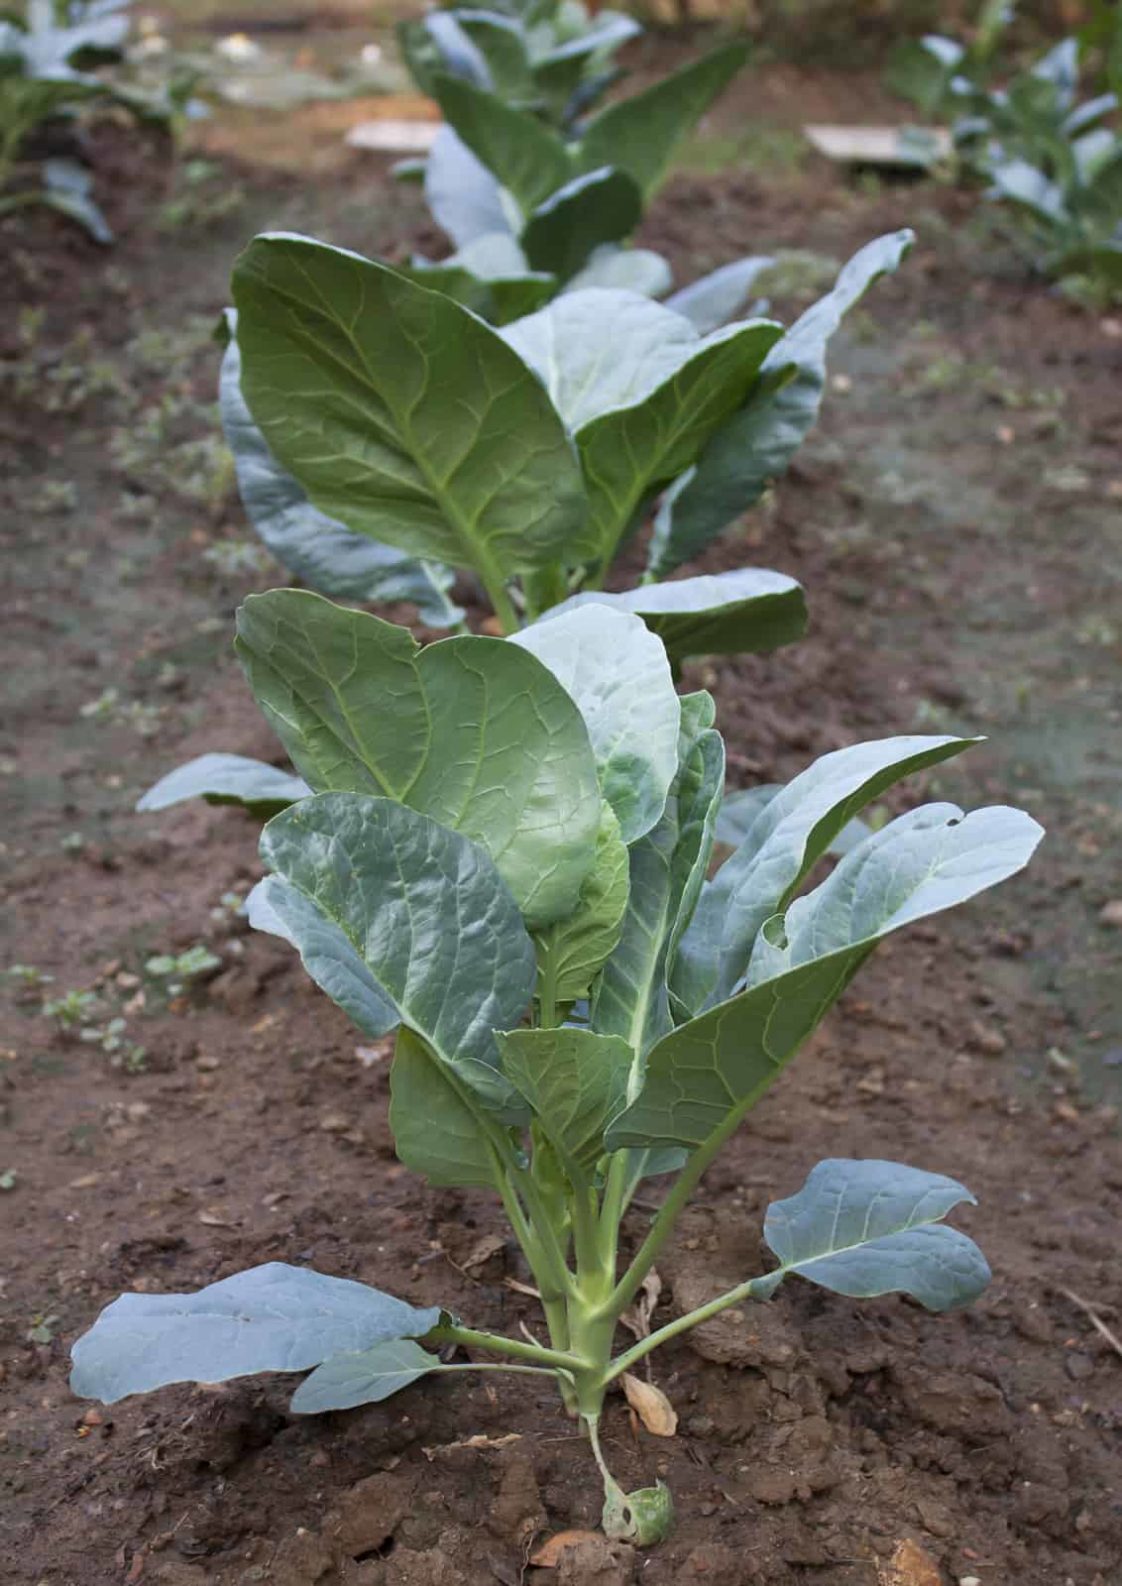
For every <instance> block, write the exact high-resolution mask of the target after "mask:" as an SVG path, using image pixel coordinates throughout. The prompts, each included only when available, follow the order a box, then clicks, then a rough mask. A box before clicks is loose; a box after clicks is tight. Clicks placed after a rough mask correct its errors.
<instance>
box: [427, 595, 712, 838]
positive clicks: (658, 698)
mask: <svg viewBox="0 0 1122 1586" xmlns="http://www.w3.org/2000/svg"><path fill="white" fill-rule="evenodd" d="M506 643H507V644H511V645H517V646H518V647H519V648H520V649H522V650H528V651H529V652H530V654H531V655H534V656H536V657H537V659H538V660H539V661H541V662H542V663H543V665H545V666H547V667H548V668H549V670H550V671H551V672H552V673H553V675H554V676H555V677H556V678H557V680H558V682H559V683H560V684H561V686H562V688H563V689H564V690H565V692H566V693H567V694H568V695H569V697H570V698H571V699H572V700H573V701H574V703H575V704H576V706H577V708H578V710H579V711H580V713H581V715H582V716H583V717H584V722H585V726H586V727H587V728H588V736H589V739H590V740H591V743H592V753H593V755H594V757H595V760H596V766H597V770H598V772H599V777H600V787H601V790H602V792H603V795H604V797H605V798H606V799H607V801H608V803H609V804H610V805H611V807H612V809H613V810H614V812H615V815H616V819H617V820H618V821H619V827H620V834H621V836H622V837H623V840H624V842H625V843H627V844H628V845H630V844H631V843H633V842H634V841H635V840H636V838H638V837H641V836H642V835H643V833H644V832H648V831H650V830H651V828H652V827H653V826H654V825H655V824H656V822H657V821H658V820H659V818H660V817H661V815H662V811H663V809H664V807H665V805H666V796H667V793H668V792H669V790H670V784H671V782H672V781H673V779H674V775H675V772H676V771H677V768H678V731H679V724H680V720H681V705H680V703H679V700H678V695H677V693H676V691H675V688H674V678H673V675H672V673H671V671H670V664H669V662H668V661H667V659H666V651H665V650H664V648H663V646H662V644H661V642H660V641H659V640H658V639H657V638H656V637H655V636H654V634H652V633H651V632H650V631H649V630H648V629H647V627H646V626H645V624H644V623H643V621H642V619H641V618H639V617H634V616H631V615H630V614H629V613H627V612H622V611H613V610H612V609H611V608H610V607H607V606H598V605H590V606H581V607H578V608H577V609H575V610H572V611H567V612H565V613H564V614H563V615H562V616H553V615H548V616H546V617H545V618H543V619H542V621H540V622H536V623H535V624H534V625H533V626H532V627H530V628H524V629H523V630H522V631H521V633H516V634H514V635H512V637H511V638H510V639H508V640H507V641H506ZM426 653H428V652H426Z"/></svg>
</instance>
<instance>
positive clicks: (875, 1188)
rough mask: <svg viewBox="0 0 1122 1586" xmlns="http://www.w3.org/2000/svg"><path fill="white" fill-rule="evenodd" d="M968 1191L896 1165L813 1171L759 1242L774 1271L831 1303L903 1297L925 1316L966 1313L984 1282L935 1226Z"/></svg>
mask: <svg viewBox="0 0 1122 1586" xmlns="http://www.w3.org/2000/svg"><path fill="white" fill-rule="evenodd" d="M963 1201H966V1202H968V1203H969V1204H970V1205H971V1206H973V1205H974V1204H975V1200H974V1197H973V1195H971V1193H970V1191H969V1190H968V1189H964V1188H963V1186H962V1185H961V1184H959V1183H957V1182H956V1181H955V1180H954V1179H953V1178H946V1177H945V1176H944V1175H943V1174H942V1173H925V1172H923V1171H921V1169H919V1168H914V1167H905V1166H904V1165H903V1164H902V1163H900V1162H877V1161H868V1162H851V1161H844V1160H840V1159H836V1158H835V1159H831V1160H829V1161H826V1162H819V1164H818V1166H817V1167H816V1168H814V1169H813V1170H812V1171H811V1173H810V1176H809V1177H808V1179H807V1181H806V1183H805V1184H804V1185H803V1187H802V1189H801V1190H799V1192H798V1194H797V1195H792V1196H790V1198H789V1199H787V1200H782V1201H774V1202H773V1203H772V1205H770V1206H769V1207H768V1209H767V1215H766V1217H765V1219H764V1239H765V1240H766V1241H767V1244H768V1246H769V1248H770V1249H771V1250H772V1251H773V1252H774V1253H775V1255H777V1256H778V1257H779V1260H780V1262H781V1263H782V1269H781V1270H782V1271H783V1272H784V1273H787V1272H796V1273H798V1275H799V1276H800V1277H803V1278H809V1280H810V1281H811V1283H817V1284H818V1285H819V1286H820V1287H821V1288H824V1289H831V1290H832V1291H833V1292H834V1293H835V1294H849V1295H853V1296H854V1297H856V1298H859V1299H869V1298H872V1297H873V1296H874V1295H878V1294H892V1293H896V1292H900V1293H904V1294H909V1295H911V1297H912V1298H913V1299H915V1300H918V1301H919V1302H920V1304H921V1305H924V1306H926V1307H927V1309H928V1310H929V1311H948V1310H953V1309H955V1308H957V1307H958V1306H960V1305H969V1304H970V1302H971V1301H972V1300H976V1299H977V1297H978V1295H979V1294H981V1292H982V1290H983V1289H984V1288H985V1287H986V1285H987V1283H988V1282H989V1281H990V1276H991V1274H990V1269H989V1266H988V1264H987V1262H986V1258H985V1256H984V1255H983V1254H982V1252H981V1251H980V1250H979V1249H978V1246H977V1245H976V1244H975V1243H974V1241H973V1240H972V1239H968V1238H967V1236H966V1235H965V1234H963V1233H959V1231H958V1229H957V1228H947V1227H945V1226H943V1224H942V1222H941V1219H942V1218H943V1217H945V1216H946V1215H947V1213H948V1212H949V1211H951V1210H952V1208H953V1207H955V1206H958V1205H960V1204H961V1203H962V1202H963Z"/></svg>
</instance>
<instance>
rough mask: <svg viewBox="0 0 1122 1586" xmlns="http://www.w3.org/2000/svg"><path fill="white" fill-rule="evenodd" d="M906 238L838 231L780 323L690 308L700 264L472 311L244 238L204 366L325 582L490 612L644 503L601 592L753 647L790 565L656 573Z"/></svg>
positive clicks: (296, 246) (703, 534)
mask: <svg viewBox="0 0 1122 1586" xmlns="http://www.w3.org/2000/svg"><path fill="white" fill-rule="evenodd" d="M911 240H912V236H911V233H910V232H897V233H894V234H891V235H889V236H885V237H881V238H878V239H877V240H876V241H874V242H872V243H870V244H868V245H867V246H866V247H865V248H863V249H861V251H860V252H859V253H858V254H856V255H855V256H854V258H853V259H851V260H850V261H849V263H848V264H847V265H846V266H845V268H844V269H843V270H842V272H841V274H840V275H839V277H838V280H837V283H836V285H835V287H834V289H833V290H832V291H831V292H830V293H828V294H827V295H826V296H825V297H824V298H822V299H821V300H820V301H819V302H818V303H816V304H814V305H813V306H812V307H811V308H809V309H808V310H807V311H806V313H804V314H803V315H802V316H801V317H800V318H799V319H798V320H797V321H796V322H795V324H794V325H792V326H791V327H790V329H788V330H787V331H786V332H785V331H784V330H783V327H782V326H781V325H780V324H778V323H777V322H776V321H774V320H765V319H749V320H744V321H740V322H737V323H733V324H731V325H726V326H721V328H718V329H710V328H709V326H710V323H711V319H712V317H713V315H714V312H715V309H716V304H717V298H718V297H719V296H720V295H721V294H720V290H719V286H715V285H713V284H712V282H711V283H710V286H709V287H708V288H707V289H706V291H704V292H700V291H698V289H697V288H696V287H695V288H690V289H687V291H686V292H684V293H682V294H680V295H679V297H678V298H677V299H676V300H675V299H671V301H670V303H668V304H666V305H659V304H656V303H654V302H651V301H650V300H649V299H646V298H643V297H641V296H638V295H637V294H635V293H633V292H627V291H620V290H610V289H607V288H589V289H586V290H582V291H573V292H568V293H566V294H564V295H563V296H561V297H559V298H558V299H556V301H554V302H553V303H550V304H548V305H547V306H546V307H545V308H544V309H540V310H538V311H537V312H536V313H534V314H532V315H528V316H526V317H525V318H523V319H520V320H517V321H515V322H514V323H513V324H511V325H508V326H505V327H502V328H492V327H490V326H488V325H486V324H484V323H483V322H482V321H481V320H479V319H478V318H477V317H476V316H475V315H474V314H472V313H470V312H469V311H467V310H466V309H464V308H463V307H462V306H461V305H460V304H459V303H457V302H455V301H453V300H452V299H450V298H448V297H447V296H445V295H443V294H438V293H436V292H431V291H429V290H428V289H427V288H425V287H423V286H421V285H420V284H418V283H417V282H415V281H410V280H408V279H406V278H405V277H403V276H402V275H401V274H400V273H398V272H397V271H395V270H392V269H390V268H389V267H388V266H385V265H382V264H378V263H375V262H374V261H372V260H368V259H364V258H362V257H361V256H359V255H357V254H354V253H348V252H344V251H343V250H341V249H338V248H331V247H328V246H327V245H325V244H323V243H318V242H314V241H312V240H310V239H307V238H301V237H293V236H279V235H278V236H265V237H260V238H258V239H256V241H255V242H254V243H253V244H252V245H251V246H250V248H249V249H248V250H247V252H246V253H245V254H244V255H243V257H242V259H241V260H240V261H239V263H238V266H237V269H236V271H235V275H234V296H235V300H236V304H237V310H236V318H235V317H234V316H230V317H229V318H228V321H227V324H228V328H229V329H230V330H231V331H236V334H233V335H232V336H231V339H230V341H229V344H228V346H227V350H226V355H225V359H224V363H223V370H222V380H221V409H222V416H223V422H224V425H225V430H226V435H227V438H228V440H229V443H230V446H231V449H232V452H233V455H234V462H235V468H236V472H237V478H238V485H239V488H240V491H241V495H242V500H243V502H244V504H245V506H246V509H247V512H248V514H249V516H250V519H251V521H252V522H253V525H254V527H255V528H256V530H257V532H258V534H259V535H260V536H261V538H262V540H263V541H264V543H265V544H266V545H267V547H268V548H269V550H270V551H271V552H272V553H273V554H274V555H275V556H276V557H277V558H278V560H280V561H281V562H282V563H283V564H284V565H285V566H286V567H288V568H289V569H290V570H291V571H292V572H294V573H295V574H296V575H297V576H298V577H299V578H301V579H302V580H303V581H304V582H305V583H308V584H310V585H311V586H312V587H314V588H316V589H319V590H321V591H323V592H324V593H328V594H334V595H341V596H344V597H346V598H348V599H353V600H364V601H371V600H412V601H414V602H415V603H416V604H417V606H418V608H419V611H420V614H421V617H422V619H423V620H424V621H425V622H426V623H428V624H430V625H433V626H454V625H456V624H457V623H458V622H460V621H461V620H462V618H463V612H462V610H461V609H460V608H459V607H458V606H456V605H455V604H454V603H453V602H452V600H451V598H450V590H451V586H452V583H453V578H454V576H455V572H456V571H457V570H459V571H463V572H467V573H470V574H473V575H474V576H475V578H476V579H477V580H478V581H479V583H480V584H481V585H482V587H483V590H484V591H485V594H486V597H487V599H488V600H489V601H490V603H491V606H492V608H493V610H494V612H495V614H496V616H497V617H498V619H499V621H500V623H501V625H502V627H503V628H504V630H505V631H508V632H512V631H514V630H515V629H517V628H518V627H519V626H520V624H521V623H522V622H523V621H524V620H532V619H533V618H535V617H536V616H538V615H540V614H541V613H542V612H543V611H545V610H547V609H550V608H551V607H554V606H557V605H560V604H562V603H564V602H565V601H567V600H570V599H576V600H580V599H583V598H585V596H586V594H587V592H588V591H589V590H596V589H598V588H599V586H600V585H601V584H602V583H603V581H604V579H605V578H606V577H607V576H608V574H609V573H610V572H611V569H612V565H613V563H614V561H615V560H616V558H617V557H618V555H619V554H620V552H621V550H622V549H623V548H624V547H625V546H626V545H627V544H628V543H629V542H630V540H631V539H632V538H633V536H634V535H635V534H636V532H637V531H638V530H640V529H641V528H642V527H644V526H645V525H647V524H650V525H651V530H652V532H651V537H650V541H649V546H648V554H647V566H646V570H645V572H644V574H643V578H642V583H641V586H640V587H639V588H638V589H636V590H631V591H628V592H626V593H623V594H618V595H614V596H612V597H611V598H612V600H613V601H614V602H615V603H616V604H619V605H622V606H623V607H624V608H625V609H627V610H630V611H635V612H637V613H638V614H639V615H640V616H643V617H644V619H645V620H646V621H647V622H648V624H649V625H650V626H651V627H652V628H653V629H654V630H655V631H657V632H658V633H659V634H660V636H661V637H662V638H663V639H664V640H665V642H666V645H667V648H668V650H669V651H670V653H671V657H672V660H673V661H674V662H675V664H677V663H679V662H681V661H682V660H683V659H684V658H685V657H687V656H689V655H696V654H704V653H707V652H708V653H721V652H736V651H742V650H753V649H772V648H774V647H776V646H777V645H779V644H783V643H786V642H789V641H790V640H792V639H794V638H796V637H798V635H799V633H800V632H801V631H802V627H803V624H804V620H805V612H804V604H803V596H802V591H801V589H800V588H799V586H798V585H797V583H796V582H795V580H794V579H791V578H788V577H786V576H784V575H781V574H778V573H774V572H771V571H767V570H761V569H741V570H738V571H735V572H730V573H724V574H721V575H719V576H716V577H708V578H700V579H685V580H678V581H674V582H671V583H661V582H660V581H661V580H663V579H664V578H666V577H667V575H669V574H671V573H673V572H674V571H675V570H676V569H677V568H679V567H680V566H681V565H682V564H683V563H684V562H687V561H688V560H690V559H691V558H692V557H694V556H695V555H696V554H698V552H700V551H701V550H702V549H703V548H704V547H705V546H706V545H708V544H709V543H710V542H711V541H712V540H714V539H715V538H716V537H717V536H718V535H719V534H721V533H722V532H723V531H724V530H725V529H726V528H727V527H728V526H729V525H730V524H731V523H732V522H733V521H734V520H735V519H736V518H737V517H739V516H740V514H741V513H743V512H745V511H747V510H748V509H749V508H751V507H752V506H753V505H755V504H756V502H758V501H759V499H760V498H761V496H762V495H763V494H764V492H765V490H766V489H767V488H768V486H769V485H770V483H771V482H772V481H773V480H774V479H775V478H776V477H777V476H778V475H780V474H781V473H782V472H783V471H784V469H785V468H786V466H787V464H788V462H789V461H790V458H791V457H792V456H793V454H794V452H795V451H796V450H797V448H798V446H799V445H800V443H801V441H802V439H803V437H804V436H805V435H806V434H807V432H808V431H809V430H810V429H811V428H812V426H813V424H814V422H815V420H816V418H817V414H818V410H819V406H820V404H821V400H822V394H823V390H824V386H825V363H826V351H827V347H828V344H829V340H830V337H831V336H832V335H833V333H834V331H835V330H836V329H837V326H838V324H839V323H840V321H841V318H842V316H843V315H844V314H845V313H846V312H847V310H848V309H849V308H850V307H852V305H853V304H854V303H855V302H857V301H858V299H859V298H860V297H861V296H862V294H863V293H864V291H865V290H866V288H867V287H868V286H869V285H870V284H871V283H872V282H873V281H874V280H876V279H877V278H878V277H879V276H880V275H882V274H884V273H885V272H886V271H891V270H894V269H895V268H896V266H897V265H898V263H899V262H900V260H901V259H902V258H903V257H904V255H905V253H906V252H907V250H908V248H909V247H910V245H911ZM718 273H719V272H718ZM727 302H728V298H727V295H726V297H725V303H726V306H727ZM716 317H717V322H718V325H720V321H721V318H722V317H723V315H722V314H720V313H719V312H718V313H717V315H716ZM609 338H610V356H609V355H608V354H609ZM217 791H221V790H217Z"/></svg>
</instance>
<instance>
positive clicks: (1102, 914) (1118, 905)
mask: <svg viewBox="0 0 1122 1586" xmlns="http://www.w3.org/2000/svg"><path fill="white" fill-rule="evenodd" d="M1099 924H1100V925H1111V926H1113V927H1114V929H1115V930H1116V931H1122V898H1111V900H1110V902H1109V903H1104V904H1103V906H1102V908H1101V909H1100V910H1099Z"/></svg>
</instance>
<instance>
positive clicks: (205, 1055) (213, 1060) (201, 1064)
mask: <svg viewBox="0 0 1122 1586" xmlns="http://www.w3.org/2000/svg"><path fill="white" fill-rule="evenodd" d="M221 1064H222V1060H221V1058H217V1057H212V1056H211V1055H210V1053H209V1052H200V1053H199V1055H198V1057H197V1058H196V1059H195V1067H196V1068H201V1069H202V1070H203V1071H204V1073H213V1071H214V1070H215V1069H216V1068H220V1067H221Z"/></svg>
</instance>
